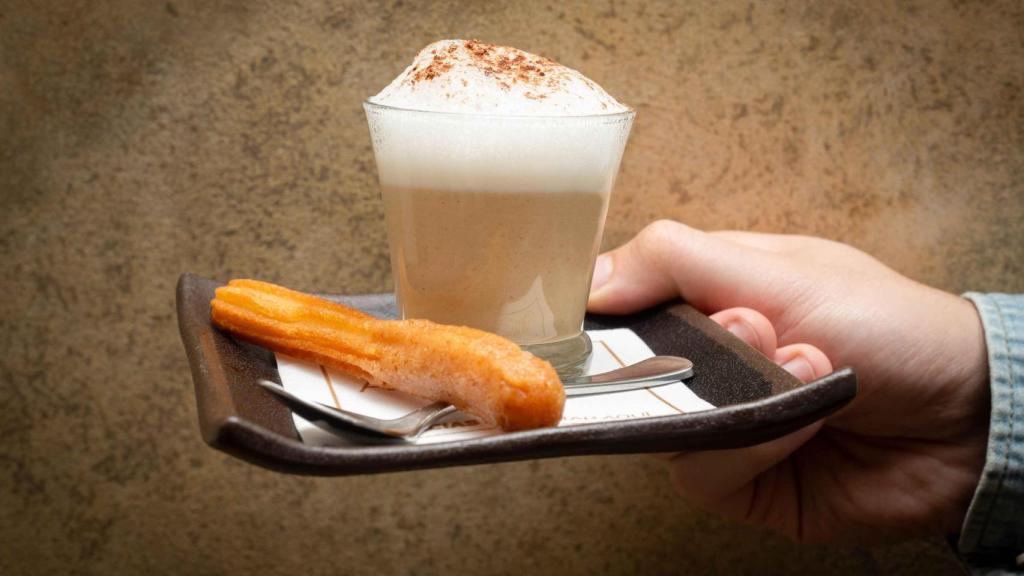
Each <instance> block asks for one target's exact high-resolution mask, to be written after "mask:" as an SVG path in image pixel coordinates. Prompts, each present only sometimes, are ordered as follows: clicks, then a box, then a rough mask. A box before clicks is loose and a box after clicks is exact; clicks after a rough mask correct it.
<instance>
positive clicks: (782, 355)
mask: <svg viewBox="0 0 1024 576" xmlns="http://www.w3.org/2000/svg"><path fill="white" fill-rule="evenodd" d="M769 358H772V356H769ZM774 360H775V363H776V364H778V365H779V366H782V368H783V369H784V370H786V371H787V372H789V373H790V374H792V375H793V376H796V377H797V378H799V379H800V380H801V381H803V382H810V381H812V380H816V379H818V378H821V377H822V376H824V375H826V374H831V373H832V362H831V361H829V359H828V356H826V355H825V353H824V352H822V351H821V350H819V349H818V348H817V347H815V346H811V345H810V344H790V345H789V346H783V347H782V348H779V349H778V350H776V351H775V355H774Z"/></svg>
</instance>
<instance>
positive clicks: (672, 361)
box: [562, 356, 693, 389]
mask: <svg viewBox="0 0 1024 576" xmlns="http://www.w3.org/2000/svg"><path fill="white" fill-rule="evenodd" d="M692 375H693V362H690V361H689V360H687V359H686V358H680V357H679V356H654V357H652V358H648V359H646V360H642V361H640V362H637V363H636V364H630V365H629V366H623V367H622V368H617V369H615V370H611V371H609V372H602V373H601V374H594V375H592V376H580V377H578V378H571V379H567V380H563V381H562V384H564V385H565V387H566V388H567V389H568V388H569V387H570V386H595V385H598V384H616V385H617V384H632V383H634V382H646V381H650V380H663V379H665V378H670V379H673V380H683V379H685V378H689V377H690V376H692Z"/></svg>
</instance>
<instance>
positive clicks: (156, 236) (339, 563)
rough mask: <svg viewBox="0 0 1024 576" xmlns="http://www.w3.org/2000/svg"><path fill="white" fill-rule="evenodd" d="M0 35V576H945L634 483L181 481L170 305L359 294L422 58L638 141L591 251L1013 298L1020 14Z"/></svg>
mask: <svg viewBox="0 0 1024 576" xmlns="http://www.w3.org/2000/svg"><path fill="white" fill-rule="evenodd" d="M549 4H550V3H549V2H544V1H540V2H500V3H498V2H496V3H484V2H454V3H450V4H440V3H438V4H419V3H412V2H402V1H401V0H398V1H395V2H389V3H367V2H352V3H346V2H336V1H333V0H308V1H282V0H253V1H238V2H209V1H194V2H193V1H187V0H173V1H170V2H165V1H160V2H146V1H138V0H110V1H106V2H86V1H49V2H31V1H28V0H5V1H3V2H2V3H0V194H2V210H0V278H2V280H0V281H2V282H3V291H2V293H0V294H2V297H0V311H2V316H0V322H2V324H0V350H2V352H0V355H2V357H0V379H2V381H0V414H2V420H0V438H2V440H0V573H3V574H23V573H70V572H80V573H93V574H109V573H117V572H121V573H136V574H138V573H189V574H213V573H228V572H236V573H237V572H243V571H244V572H251V573H277V574H300V573H306V572H314V573H328V572H352V573H377V572H380V573H417V574H428V573H449V572H474V573H476V572H494V573H509V574H524V573H567V572H575V573H634V572H662V573H665V572H684V571H685V572H693V573H707V572H730V573H731V572H735V573H741V574H742V573H752V574H753V573H756V574H761V573H778V572H791V573H815V572H825V571H828V572H830V573H836V574H874V573H933V574H934V573H956V572H957V571H958V567H957V564H956V562H955V560H954V559H953V556H952V555H951V554H950V553H949V552H948V551H947V549H946V548H945V545H944V543H942V542H941V541H938V540H931V541H917V542H911V543H905V544H900V545H895V546H892V547H883V548H879V549H872V550H864V549H833V548H826V547H810V546H806V547H804V546H796V545H793V544H790V543H788V542H787V541H784V540H783V539H781V538H778V537H775V536H773V535H770V534H766V533H764V532H761V531H759V530H755V529H752V528H744V527H738V526H734V525H731V524H727V523H725V522H722V521H720V520H717V519H715V518H712V517H709V516H706V515H703V514H701V513H698V512H696V511H694V510H692V509H691V508H689V507H688V506H687V505H686V504H684V503H682V502H681V501H680V500H679V499H678V498H676V497H675V496H674V495H673V494H672V492H671V490H670V487H669V484H668V482H667V480H666V477H665V474H664V473H663V471H662V470H661V468H660V466H659V464H658V463H656V462H654V461H653V460H651V459H648V458H647V457H643V456H625V457H588V458H574V459H561V460H547V461H540V462H521V463H513V464H501V465H490V466H477V467H469V468H458V469H451V470H437V471H427V472H416V473H401V474H389V475H383V476H376V477H356V478H338V479H313V478H297V477H289V476H283V475H279V474H274V473H271V472H266V471H263V470H261V469H258V468H255V467H253V466H250V465H247V464H243V463H241V462H238V461H235V460H233V459H231V458H229V457H227V456H225V455H222V454H220V453H218V452H214V451H213V450H210V449H208V448H207V447H206V446H205V445H204V444H203V443H202V441H201V439H200V437H199V433H198V429H197V426H196V413H195V405H194V398H193V395H192V383H191V378H190V376H189V372H188V367H187V365H186V362H185V356H184V352H183V349H182V346H181V344H180V342H179V339H178V333H177V326H176V323H175V314H174V284H175V281H176V279H177V277H178V274H179V273H181V272H184V271H192V272H196V273H200V274H203V275H207V276H211V277H217V278H229V277H233V276H255V277H260V278H266V279H270V280H276V281H281V282H285V283H287V284H289V285H291V286H294V287H297V288H303V289H317V290H324V291H335V292H347V293H357V292H369V291H386V290H388V289H389V287H390V284H391V281H390V276H389V270H388V266H387V252H386V242H385V229H384V225H383V223H382V221H381V219H382V212H381V202H380V199H379V197H378V191H377V188H376V176H375V172H374V171H375V168H374V163H373V158H372V154H371V150H370V142H369V138H368V134H367V130H366V127H365V121H364V117H363V113H362V110H361V108H360V102H361V101H362V99H363V98H365V97H366V96H368V95H370V94H372V93H374V92H375V91H377V90H378V89H380V88H381V87H383V86H384V85H385V84H386V83H387V82H388V81H389V80H390V79H391V78H392V77H393V76H394V75H396V74H397V73H398V72H399V71H400V70H401V69H402V68H403V67H404V66H405V64H406V63H407V62H408V61H409V60H410V59H411V57H412V55H413V54H414V52H415V51H416V50H417V49H418V48H419V47H420V46H422V45H424V44H426V43H428V42H430V41H432V40H435V39H438V38H442V37H479V38H482V39H485V40H488V41H493V42H500V43H505V44H512V45H515V46H519V47H522V48H525V49H528V50H531V51H535V52H539V53H542V54H545V55H548V56H551V57H553V58H555V59H557V60H559V61H561V62H563V63H566V64H568V65H571V66H574V67H577V68H579V69H581V70H582V71H584V72H585V73H586V74H588V75H589V76H590V77H591V78H593V79H595V80H596V81H598V82H599V83H601V84H602V85H604V86H605V87H606V88H607V89H608V91H609V92H611V93H612V94H614V95H615V96H617V97H618V98H619V99H621V100H622V101H624V102H626V103H629V104H631V105H632V106H634V107H635V108H636V109H637V110H638V112H639V116H638V119H637V123H636V125H635V128H634V132H633V137H632V140H631V142H630V144H629V148H628V151H627V153H626V157H625V159H624V162H623V167H622V174H621V177H620V180H619V185H618V188H617V190H616V193H615V196H614V199H613V201H612V205H611V212H610V215H609V222H608V231H607V236H606V239H605V244H606V246H608V247H611V246H614V245H617V244H619V243H622V242H624V241H625V240H626V239H628V238H629V237H630V236H631V235H632V234H634V233H635V232H636V231H637V230H639V229H640V228H641V227H642V226H643V225H644V224H645V223H647V222H648V221H650V220H652V219H655V218H659V217H669V218H676V219H679V220H682V221H685V222H687V223H690V224H693V225H696V226H700V227H706V228H746V229H754V230H762V231H773V232H793V233H810V234H819V235H824V236H827V237H830V238H835V239H839V240H843V241H846V242H850V243H853V244H855V245H857V246H860V247H862V248H864V249H866V250H868V251H870V252H872V253H874V254H876V255H877V256H879V257H880V258H881V259H882V260H884V261H886V262H887V263H889V264H890V265H892V266H893V267H895V268H897V269H898V270H900V271H901V272H903V273H905V274H907V275H909V276H911V277H914V278H917V279H919V280H922V281H924V282H928V283H932V284H935V285H938V286H941V287H943V288H946V289H948V290H951V291H962V290H965V289H968V288H973V289H980V290H1006V291H1024V257H1022V253H1024V100H1022V97H1021V89H1022V84H1024V4H1021V3H1020V2H1013V1H1010V2H967V1H957V2H939V1H936V2H923V1H922V2H889V1H871V2H859V3H846V2H844V3H830V2H815V1H799V2H798V1H794V2H787V3H749V4H748V3H742V2H738V1H725V2H705V3H699V2H678V3H676V2H596V3H593V4H590V3H579V4H565V5H561V6H549Z"/></svg>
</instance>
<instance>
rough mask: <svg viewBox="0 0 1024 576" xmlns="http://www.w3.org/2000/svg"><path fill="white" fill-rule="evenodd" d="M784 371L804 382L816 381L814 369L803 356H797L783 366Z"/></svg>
mask: <svg viewBox="0 0 1024 576" xmlns="http://www.w3.org/2000/svg"><path fill="white" fill-rule="evenodd" d="M782 369H783V370H785V371H786V372H789V373H790V374H792V375H793V376H796V377H797V378H799V379H800V380H802V381H804V382H810V381H811V380H814V368H812V367H811V363H810V362H808V361H807V358H804V357H803V355H801V354H797V355H796V356H793V357H792V358H790V359H789V360H786V362H785V363H783V364H782Z"/></svg>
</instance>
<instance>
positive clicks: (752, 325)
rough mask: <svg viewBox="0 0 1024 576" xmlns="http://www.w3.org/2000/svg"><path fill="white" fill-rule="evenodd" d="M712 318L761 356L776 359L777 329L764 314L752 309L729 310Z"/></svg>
mask: <svg viewBox="0 0 1024 576" xmlns="http://www.w3.org/2000/svg"><path fill="white" fill-rule="evenodd" d="M710 318H711V319H712V320H714V321H715V322H718V323H719V324H721V325H722V327H723V328H725V329H726V330H728V331H729V332H732V334H733V335H734V336H736V337H737V338H739V339H740V340H743V341H744V342H746V343H747V344H749V345H750V347H752V348H754V349H755V350H757V351H758V352H760V353H761V354H764V355H765V356H767V357H769V358H774V357H775V348H776V346H777V340H776V335H775V328H774V327H773V326H772V323H771V322H770V321H769V320H768V319H767V318H765V316H764V314H761V313H760V312H758V311H757V310H751V309H750V308H729V309H726V310H722V311H721V312H717V313H715V314H712V315H711V316H710Z"/></svg>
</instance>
